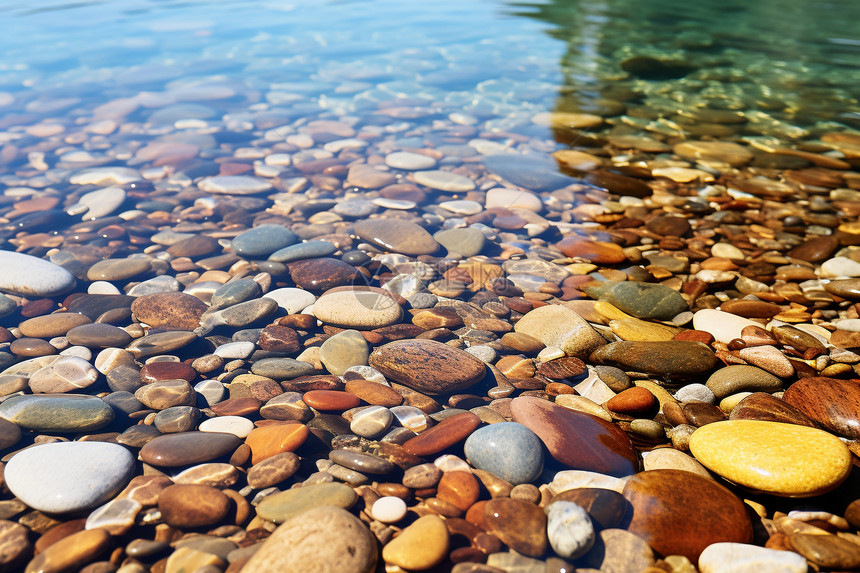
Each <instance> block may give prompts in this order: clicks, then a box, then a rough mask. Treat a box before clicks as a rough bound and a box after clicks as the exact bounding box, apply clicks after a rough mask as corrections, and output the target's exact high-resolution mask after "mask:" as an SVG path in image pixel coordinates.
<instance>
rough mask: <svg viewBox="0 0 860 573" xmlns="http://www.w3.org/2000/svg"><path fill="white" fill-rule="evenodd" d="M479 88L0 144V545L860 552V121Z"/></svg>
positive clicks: (306, 563)
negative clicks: (445, 101)
mask: <svg viewBox="0 0 860 573" xmlns="http://www.w3.org/2000/svg"><path fill="white" fill-rule="evenodd" d="M117 105H119V104H117ZM414 107H415V102H409V101H393V102H384V103H381V104H380V105H379V109H378V110H377V112H378V113H379V114H381V115H384V116H386V117H388V118H394V119H396V120H397V121H407V122H408V121H409V120H411V119H412V118H414V117H417V115H421V114H422V113H424V112H422V111H419V112H417V115H415V114H410V109H412V108H414ZM109 109H110V108H109ZM102 111H103V112H104V110H102ZM174 111H175V112H176V113H180V115H181V113H182V110H181V109H180V110H174ZM105 113H106V112H105ZM127 113H131V112H127ZM425 116H426V114H425ZM688 120H689V121H690V122H691V123H695V122H698V123H697V125H699V127H700V128H701V129H700V131H702V133H705V132H709V133H711V134H713V133H723V134H726V133H727V134H733V133H737V131H736V130H742V129H743V125H744V124H745V121H746V120H745V118H744V116H743V113H741V112H729V111H726V110H710V111H707V110H700V111H699V113H698V114H697V115H696V116H695V117H690V118H688ZM111 121H113V120H110V119H105V118H104V117H102V118H101V119H99V118H97V117H96V118H94V122H93V123H92V124H90V126H89V127H88V128H87V129H89V132H90V133H99V134H100V136H102V137H106V138H108V141H109V139H110V137H113V136H114V135H112V134H114V130H115V129H116V124H113V125H111V124H110V122H111ZM478 121H479V120H478V119H477V118H474V117H469V116H466V115H463V114H459V115H458V114H452V115H451V116H449V117H448V118H447V120H446V121H442V120H440V122H439V126H437V127H439V129H440V130H441V132H440V133H441V135H438V134H437V138H436V139H435V140H433V143H432V145H431V144H425V145H420V144H419V143H420V142H419V141H416V140H420V139H421V138H420V137H413V138H405V139H404V138H398V137H395V136H394V135H393V134H391V133H388V134H386V133H385V131H384V130H381V129H379V125H378V124H376V123H373V122H368V123H367V124H366V125H362V124H361V123H360V122H359V121H358V120H356V119H355V118H351V119H350V118H343V117H340V118H338V117H329V118H326V117H321V118H318V119H314V120H312V121H304V120H299V121H296V122H294V124H293V125H291V126H290V128H289V129H288V130H287V131H286V132H289V133H291V134H292V135H290V136H289V137H288V138H287V141H278V140H277V139H276V138H274V137H272V132H271V131H268V128H266V127H263V126H248V128H247V131H246V132H243V133H242V134H241V135H242V137H237V138H236V140H241V141H242V145H243V146H229V147H231V148H230V149H229V152H227V151H225V149H226V147H227V145H226V144H224V143H223V142H229V141H230V138H229V137H227V136H225V134H224V133H219V134H218V135H219V138H218V140H217V141H216V138H213V137H211V134H210V133H208V132H207V130H209V129H211V125H208V124H205V122H203V124H202V125H201V124H198V123H195V121H194V120H187V121H185V120H181V119H177V120H176V122H177V124H181V126H182V128H183V129H184V130H186V131H185V132H184V133H185V134H186V136H184V137H181V138H172V139H169V138H167V137H165V138H161V139H159V138H156V139H155V140H154V141H152V142H150V143H148V144H146V145H145V146H142V147H139V148H137V149H132V150H130V151H129V150H128V148H127V146H126V148H125V150H124V151H122V152H121V153H119V154H118V155H116V156H113V157H109V158H108V161H103V159H104V158H99V157H97V156H96V155H97V154H90V153H88V152H85V151H70V150H69V149H67V148H65V147H64V144H63V143H62V141H63V140H62V139H59V140H57V139H52V138H57V137H60V138H66V141H68V140H70V138H71V140H72V141H73V140H74V139H73V136H74V134H68V133H64V129H60V130H59V131H56V129H49V127H48V126H46V125H42V124H40V125H35V126H30V127H28V128H27V129H28V131H27V133H26V137H22V138H20V140H19V143H18V145H16V146H15V149H12V150H11V151H9V147H8V146H7V147H5V148H4V149H5V150H7V151H8V153H6V154H5V155H4V161H6V162H7V163H8V164H10V165H12V169H13V170H14V171H15V178H16V185H14V186H13V185H11V184H10V183H11V181H10V180H9V179H8V178H7V179H6V188H5V190H4V194H3V197H2V205H0V207H2V210H0V216H2V218H3V219H2V221H0V223H2V232H3V233H4V237H5V238H6V240H7V244H6V247H7V249H6V250H4V251H2V252H0V269H2V272H0V290H2V291H3V292H5V293H7V294H5V295H0V324H2V325H3V326H2V328H0V366H2V371H0V455H2V458H0V463H2V466H0V468H1V469H2V476H3V477H2V480H0V566H2V568H3V570H4V571H5V570H9V571H15V570H23V571H28V572H29V571H46V572H47V571H65V570H80V571H85V572H87V573H101V572H113V571H120V572H122V573H138V572H146V571H151V572H162V571H166V572H168V573H179V572H181V571H196V572H200V573H203V572H206V573H209V572H216V571H222V572H223V571H228V572H237V571H241V570H244V571H251V572H254V573H261V572H263V573H264V572H274V571H293V570H295V571H316V570H332V569H333V568H335V567H337V568H338V569H340V570H343V571H351V572H352V571H354V572H371V571H382V570H385V571H388V572H391V573H393V572H396V571H426V570H430V571H448V570H452V571H456V572H457V573H466V572H475V573H478V572H481V573H494V572H497V571H540V572H544V571H545V572H547V573H549V572H553V573H554V572H561V571H571V570H574V568H575V570H577V571H595V570H600V571H650V572H654V573H656V572H657V571H670V572H678V573H680V572H693V571H696V570H699V571H702V572H718V571H720V572H721V571H751V570H761V571H768V570H781V571H797V572H799V573H803V572H806V571H808V570H810V568H811V570H820V571H846V570H858V569H860V537H858V534H857V530H858V527H860V494H858V492H860V488H858V486H860V482H858V479H860V476H858V473H857V471H856V470H855V469H854V468H855V465H856V464H857V456H858V454H860V446H858V444H857V439H858V438H860V407H858V405H860V382H858V380H857V378H858V373H860V370H858V369H860V353H858V351H857V349H858V348H860V306H858V304H857V303H858V302H860V225H858V223H857V222H856V218H857V215H858V213H860V174H858V172H855V171H853V169H854V168H856V167H857V166H858V165H860V134H857V133H853V132H849V131H847V130H840V131H821V130H819V131H816V132H814V133H813V132H806V133H807V135H809V137H808V138H807V139H805V140H804V141H803V142H802V145H801V144H800V143H797V144H792V145H788V144H785V145H775V144H773V142H772V141H771V142H764V141H763V140H761V139H755V140H744V139H743V138H740V137H738V138H729V139H733V140H732V141H728V140H725V139H723V140H715V139H712V138H709V137H708V135H703V136H702V137H701V138H700V139H690V138H688V139H683V138H679V137H675V136H673V135H671V134H658V133H642V132H635V133H634V132H633V131H634V130H630V129H628V128H623V129H620V130H619V129H617V127H613V126H612V122H606V121H605V118H604V117H601V116H600V115H593V114H589V113H573V112H569V113H568V112H564V113H561V112H557V113H550V114H539V115H538V116H535V117H534V118H532V124H533V125H535V126H543V127H547V126H549V127H551V128H552V129H553V130H555V132H556V135H557V139H558V140H559V141H566V142H569V143H570V145H569V146H566V147H567V148H565V149H558V150H555V151H554V153H552V154H550V153H549V152H548V151H547V150H544V151H543V152H541V150H540V149H539V147H540V146H531V147H530V145H531V143H533V142H532V141H530V140H529V138H528V137H526V136H523V135H517V134H514V133H506V132H502V131H499V130H493V129H489V128H488V129H487V130H485V131H480V130H479V127H480V126H479V125H476V124H477V123H478ZM93 126H96V127H93ZM440 126H441V127H440ZM195 129H197V130H198V133H197V134H196V135H192V136H188V135H187V134H189V133H192V132H193V131H194V130H195ZM582 130H588V134H587V135H586V134H585V133H584V132H583V131H582ZM225 133H227V134H228V135H229V132H225ZM27 137H29V138H33V140H32V141H31V142H30V143H31V144H30V145H28V143H27V142H28V139H27ZM117 137H118V134H117ZM219 141H220V142H222V143H219ZM298 147H301V148H302V151H301V152H296V150H297V148H298ZM549 151H552V150H549ZM49 156H50V157H49ZM46 157H48V158H49V159H50V161H49V162H47V163H46ZM191 158H194V161H192V162H191V163H188V162H189V161H190V160H191ZM200 158H203V160H201V159H200ZM49 163H50V164H49ZM106 163H111V164H110V165H106ZM120 163H121V165H119V164H120ZM189 165H190V166H189Z"/></svg>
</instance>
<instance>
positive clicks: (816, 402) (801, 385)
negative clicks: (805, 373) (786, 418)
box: [783, 377, 860, 440]
mask: <svg viewBox="0 0 860 573" xmlns="http://www.w3.org/2000/svg"><path fill="white" fill-rule="evenodd" d="M783 400H785V402H786V403H787V404H789V405H791V406H794V407H795V408H797V409H798V410H800V411H801V412H802V413H803V414H806V415H807V416H808V417H809V418H810V419H812V420H814V421H815V422H818V423H819V424H820V425H821V426H822V427H824V428H826V429H828V430H830V431H831V432H833V433H835V434H837V435H839V436H843V437H845V438H849V439H855V440H856V439H857V438H860V409H858V404H860V385H858V384H857V383H856V381H853V380H851V381H849V380H837V379H834V378H818V377H812V378H803V379H801V380H798V381H797V382H795V383H794V384H792V385H791V386H790V387H789V388H788V390H786V391H785V394H784V395H783Z"/></svg>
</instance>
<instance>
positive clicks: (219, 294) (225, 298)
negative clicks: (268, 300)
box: [210, 278, 263, 308]
mask: <svg viewBox="0 0 860 573" xmlns="http://www.w3.org/2000/svg"><path fill="white" fill-rule="evenodd" d="M262 292H263V290H262V289H261V288H260V285H259V284H257V283H256V282H255V281H254V279H249V278H246V279H239V280H237V281H230V282H228V283H224V284H223V285H221V286H220V287H218V288H217V289H215V292H214V293H212V299H211V300H210V304H211V305H212V308H227V307H228V306H233V305H234V304H239V303H240V302H245V301H246V300H251V299H252V298H257V297H258V296H260V294H261V293H262Z"/></svg>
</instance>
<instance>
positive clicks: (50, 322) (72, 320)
mask: <svg viewBox="0 0 860 573" xmlns="http://www.w3.org/2000/svg"><path fill="white" fill-rule="evenodd" d="M90 322H92V321H91V320H90V319H89V318H88V317H87V316H85V315H83V314H79V313H75V312H61V313H57V314H49V315H46V316H36V317H33V318H29V319H27V320H25V321H23V322H21V324H19V325H18V330H20V331H21V334H22V335H23V336H32V337H35V338H51V337H54V336H63V335H65V334H66V333H67V332H68V331H69V330H71V329H72V328H74V327H76V326H80V325H82V324H89V323H90Z"/></svg>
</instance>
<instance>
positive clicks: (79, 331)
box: [66, 322, 132, 348]
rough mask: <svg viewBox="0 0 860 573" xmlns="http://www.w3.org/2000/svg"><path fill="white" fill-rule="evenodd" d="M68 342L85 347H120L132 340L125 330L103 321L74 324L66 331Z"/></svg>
mask: <svg viewBox="0 0 860 573" xmlns="http://www.w3.org/2000/svg"><path fill="white" fill-rule="evenodd" d="M66 339H67V340H68V341H69V344H72V345H75V346H86V347H87V348H111V347H115V348H122V347H124V346H126V345H127V344H128V343H130V342H131V341H132V337H131V335H130V334H129V333H128V332H126V331H125V330H123V329H121V328H119V327H118V326H114V325H112V324H106V323H103V322H99V323H95V324H83V325H81V326H76V327H74V328H72V329H71V330H69V331H68V332H67V333H66Z"/></svg>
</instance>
